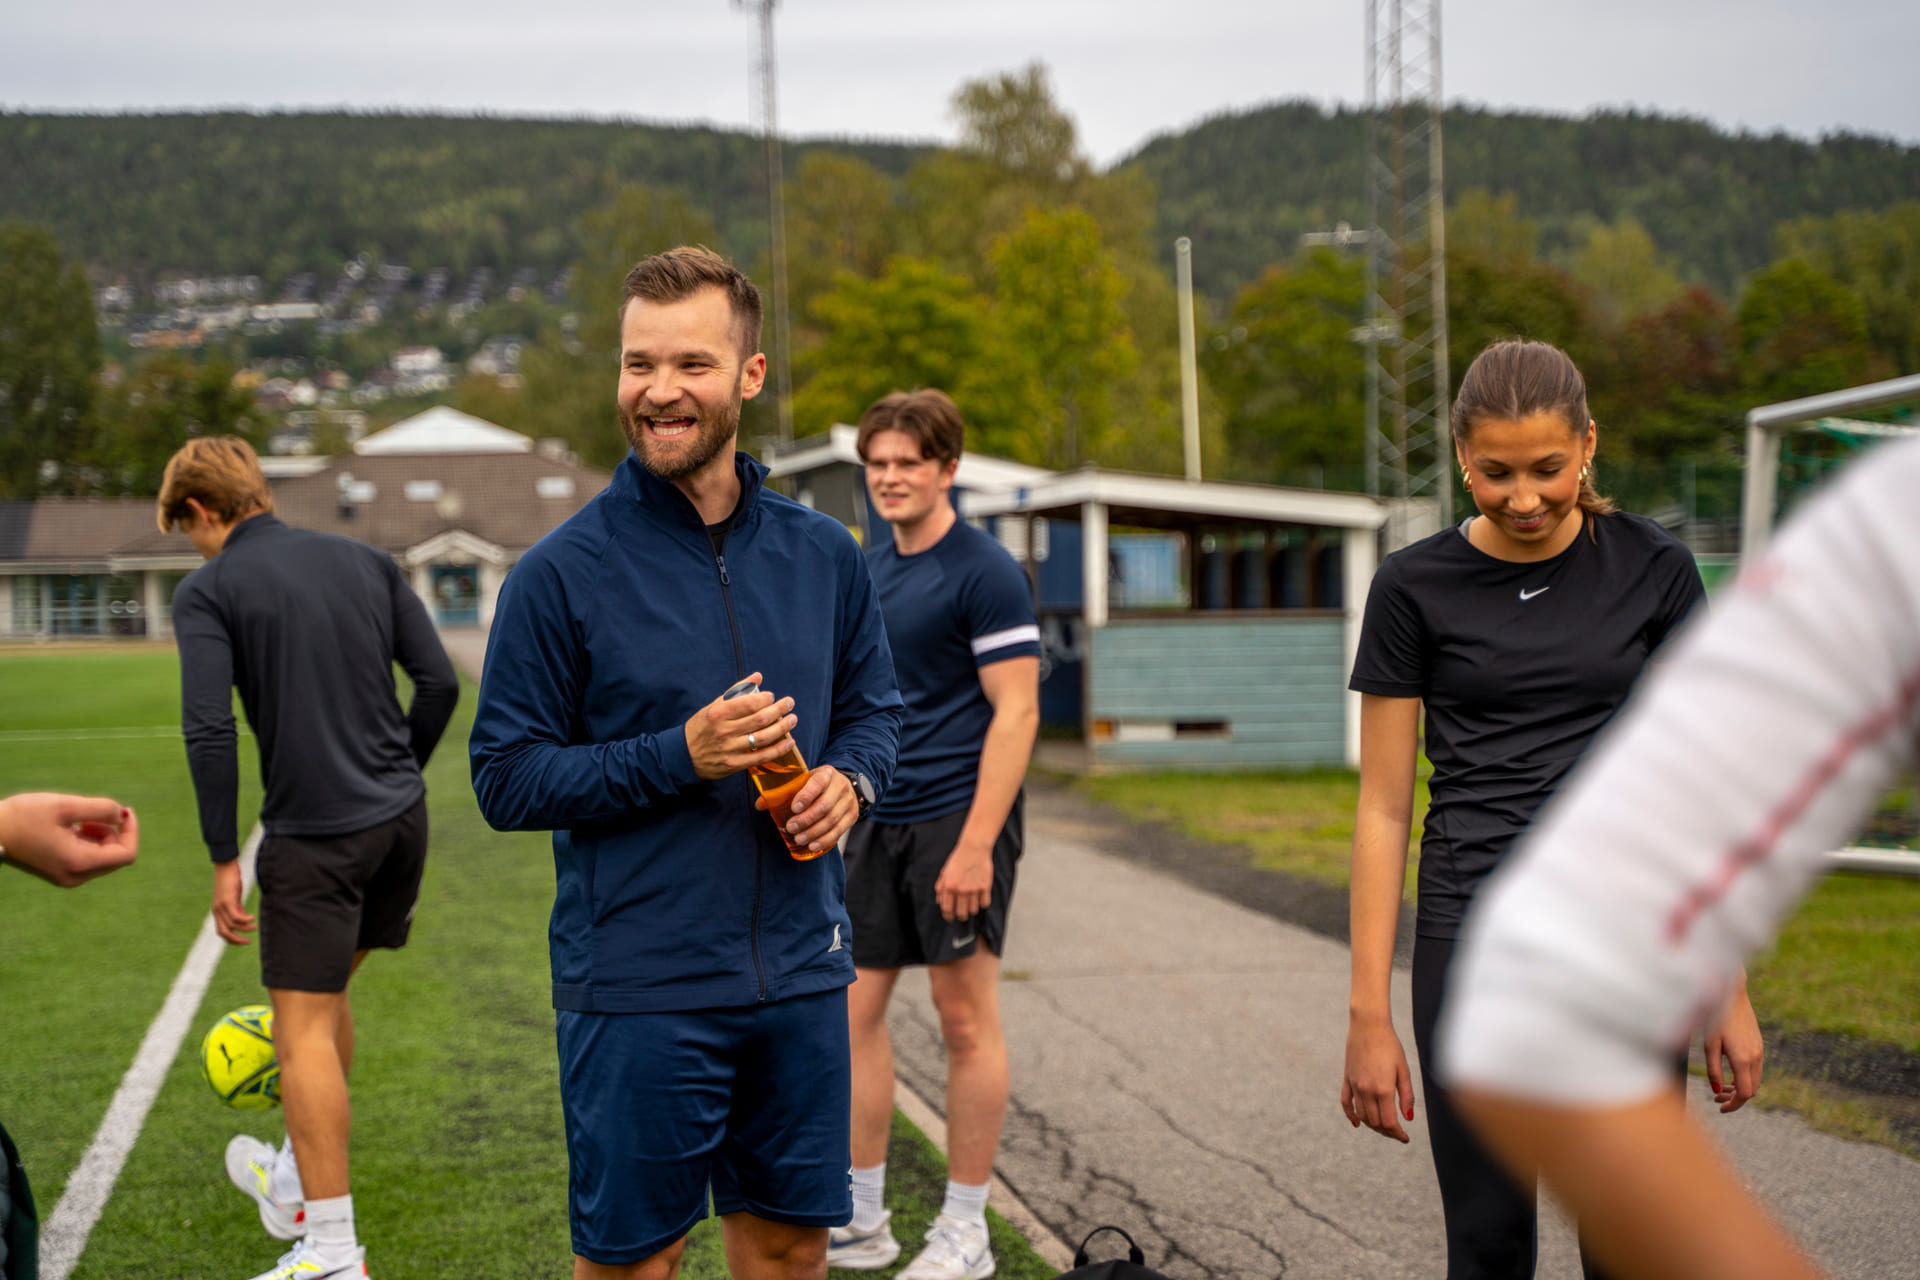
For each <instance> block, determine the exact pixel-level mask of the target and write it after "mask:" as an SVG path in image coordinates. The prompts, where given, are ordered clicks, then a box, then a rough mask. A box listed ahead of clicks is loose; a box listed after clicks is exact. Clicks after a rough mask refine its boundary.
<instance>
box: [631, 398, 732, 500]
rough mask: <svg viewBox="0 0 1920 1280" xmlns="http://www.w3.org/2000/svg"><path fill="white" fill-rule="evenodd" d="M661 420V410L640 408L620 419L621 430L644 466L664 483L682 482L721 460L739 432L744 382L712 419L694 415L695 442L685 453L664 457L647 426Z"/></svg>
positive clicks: (718, 408) (717, 408) (678, 452)
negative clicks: (713, 462)
mask: <svg viewBox="0 0 1920 1280" xmlns="http://www.w3.org/2000/svg"><path fill="white" fill-rule="evenodd" d="M661 416H663V415H662V414H661V413H660V411H659V409H658V408H653V407H649V406H648V405H646V404H641V405H638V406H636V408H635V410H634V413H633V414H632V416H628V415H626V414H624V413H623V414H621V415H620V430H621V431H622V432H624V433H625V434H626V437H627V443H628V444H630V445H632V446H633V452H634V456H635V457H637V458H639V459H640V465H641V466H643V467H645V468H646V469H647V470H649V471H651V472H653V474H654V475H656V476H659V477H660V478H661V479H662V480H680V479H683V478H685V477H687V476H690V475H692V474H693V473H694V472H696V471H698V470H700V468H702V467H704V466H706V465H707V464H708V463H709V462H712V461H713V460H714V459H715V458H717V457H719V456H720V454H721V451H722V450H724V449H725V448H726V447H727V445H728V443H729V442H731V441H732V440H733V438H734V436H735V435H736V434H737V433H738V432H739V430H740V378H739V377H738V376H736V377H735V378H734V380H733V393H732V394H731V395H730V396H728V397H727V400H726V403H724V404H722V405H720V406H718V407H716V408H715V409H714V410H713V413H712V415H711V416H708V415H706V414H694V415H692V417H693V427H692V428H691V430H692V432H693V437H694V438H693V442H692V444H691V445H690V446H688V447H686V448H685V449H684V450H681V451H676V452H675V453H673V454H666V455H665V456H661V455H663V454H665V451H664V450H663V449H661V448H660V446H659V444H658V443H657V442H656V441H654V440H653V438H652V437H650V436H648V435H647V426H646V419H647V418H648V417H661Z"/></svg>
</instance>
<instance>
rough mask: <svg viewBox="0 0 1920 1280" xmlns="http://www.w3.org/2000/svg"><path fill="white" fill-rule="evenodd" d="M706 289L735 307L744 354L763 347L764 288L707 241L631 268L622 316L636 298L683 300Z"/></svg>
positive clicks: (736, 332) (622, 293) (622, 292)
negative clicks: (762, 290)
mask: <svg viewBox="0 0 1920 1280" xmlns="http://www.w3.org/2000/svg"><path fill="white" fill-rule="evenodd" d="M702 289H719V290H721V291H722V292H723V293H725V294H726V295H727V305H728V306H730V307H732V308H733V326H734V329H733V332H734V338H735V340H737V341H738V342H739V343H740V354H741V355H743V356H750V355H752V354H753V353H754V352H756V351H758V350H759V349H760V290H758V289H756V288H754V285H753V281H751V280H749V279H747V276H746V273H745V272H743V271H741V270H740V268H738V267H736V266H734V265H733V264H732V263H731V262H728V261H727V260H726V259H725V258H723V257H721V256H720V255H719V254H717V253H715V252H714V251H713V250H711V249H709V248H707V247H706V246H705V245H681V246H680V247H679V248H678V249H669V250H667V251H666V252H665V253H656V254H654V255H653V256H652V257H651V258H642V259H640V261H638V262H636V263H634V264H633V270H631V271H629V272H627V279H626V282H625V283H624V284H623V285H621V287H620V316H621V318H622V319H625V318H626V314H627V304H628V303H629V302H632V301H633V300H634V299H635V298H644V299H646V300H647V301H648V302H679V301H682V300H683V299H686V298H691V297H692V296H693V295H694V294H696V293H698V292H700V291H701V290H702Z"/></svg>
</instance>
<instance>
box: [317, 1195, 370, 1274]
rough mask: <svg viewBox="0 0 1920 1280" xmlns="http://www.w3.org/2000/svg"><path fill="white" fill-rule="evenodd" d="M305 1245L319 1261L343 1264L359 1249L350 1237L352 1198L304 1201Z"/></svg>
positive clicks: (355, 1241)
mask: <svg viewBox="0 0 1920 1280" xmlns="http://www.w3.org/2000/svg"><path fill="white" fill-rule="evenodd" d="M307 1244H308V1245H309V1246H310V1247H312V1248H313V1250H314V1251H315V1252H317V1253H318V1254H319V1255H320V1256H321V1257H323V1258H327V1259H330V1260H334V1261H345V1260H346V1259H348V1258H350V1257H352V1256H353V1253H354V1251H355V1250H357V1249H358V1248H359V1247H360V1241H359V1238H358V1237H356V1236H355V1235H354V1234H353V1197H352V1196H350V1195H345V1196H329V1197H328V1198H327V1199H325V1200H309V1201H307Z"/></svg>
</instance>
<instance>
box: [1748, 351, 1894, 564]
mask: <svg viewBox="0 0 1920 1280" xmlns="http://www.w3.org/2000/svg"><path fill="white" fill-rule="evenodd" d="M1909 400H1911V401H1917V402H1920V374H1911V375H1909V376H1907V377H1904V378H1889V379H1888V380H1886V381H1885V382H1869V383H1867V384H1866V385H1864V386H1859V387H1848V388H1846V389H1845V390H1842V391H1828V392H1824V393H1822V394H1820V395H1817V396H1804V397H1802V398H1801V399H1798V400H1783V401H1781V402H1780V403H1779V404H1763V405H1761V406H1760V407H1759V408H1757V409H1753V410H1750V411H1749V412H1748V413H1747V470H1746V476H1745V480H1744V483H1743V484H1742V486H1741V490H1740V554H1741V555H1742V556H1748V555H1752V554H1754V553H1756V552H1758V551H1759V550H1760V549H1761V548H1763V547H1765V546H1766V545H1767V539H1768V538H1769V537H1770V536H1772V533H1773V516H1774V509H1775V507H1776V506H1777V505H1778V502H1779V497H1778V494H1779V489H1780V441H1781V439H1782V438H1783V437H1784V436H1785V435H1786V433H1787V432H1789V431H1791V430H1792V429H1793V428H1795V427H1797V426H1800V425H1802V424H1804V423H1808V422H1817V421H1819V420H1820V419H1822V418H1837V417H1840V416H1842V415H1844V414H1848V413H1858V412H1861V411H1863V410H1867V409H1879V408H1884V407H1885V406H1887V405H1891V404H1900V403H1902V402H1903V401H1909Z"/></svg>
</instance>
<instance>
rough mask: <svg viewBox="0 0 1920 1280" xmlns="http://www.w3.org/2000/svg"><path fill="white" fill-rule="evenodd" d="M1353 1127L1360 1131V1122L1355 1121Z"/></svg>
mask: <svg viewBox="0 0 1920 1280" xmlns="http://www.w3.org/2000/svg"><path fill="white" fill-rule="evenodd" d="M1353 1127H1354V1128H1356V1129H1358V1128H1359V1127H1360V1122H1359V1121H1358V1120H1355V1121H1354V1122H1353Z"/></svg>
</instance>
